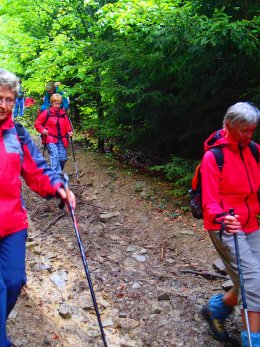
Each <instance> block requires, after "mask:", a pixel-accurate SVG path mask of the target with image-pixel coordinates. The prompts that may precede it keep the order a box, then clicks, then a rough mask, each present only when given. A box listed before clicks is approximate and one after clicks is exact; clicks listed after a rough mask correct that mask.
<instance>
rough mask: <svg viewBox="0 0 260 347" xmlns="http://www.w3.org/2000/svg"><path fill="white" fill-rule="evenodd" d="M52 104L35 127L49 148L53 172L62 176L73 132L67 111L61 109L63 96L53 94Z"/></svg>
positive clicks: (38, 119)
mask: <svg viewBox="0 0 260 347" xmlns="http://www.w3.org/2000/svg"><path fill="white" fill-rule="evenodd" d="M50 102H51V107H50V108H49V109H47V110H44V111H43V112H41V113H40V114H39V116H38V117H37V119H36V120H35V123H34V127H35V129H36V130H37V131H38V132H39V133H41V136H42V143H43V144H44V145H46V146H47V148H48V153H49V158H50V164H51V168H52V170H53V171H55V172H56V173H58V174H61V173H62V170H63V169H64V166H65V162H66V161H67V159H68V158H67V151H66V148H67V147H68V145H69V136H72V135H73V131H72V127H71V123H70V120H69V118H68V116H67V114H66V111H65V110H64V109H63V108H61V103H62V97H61V95H60V94H53V95H52V96H51V98H50Z"/></svg>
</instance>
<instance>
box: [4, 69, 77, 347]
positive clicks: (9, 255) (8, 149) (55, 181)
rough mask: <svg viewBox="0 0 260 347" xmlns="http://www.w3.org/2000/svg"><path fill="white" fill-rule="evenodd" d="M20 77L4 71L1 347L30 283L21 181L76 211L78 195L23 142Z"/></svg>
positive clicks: (29, 140) (27, 141)
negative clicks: (17, 118)
mask: <svg viewBox="0 0 260 347" xmlns="http://www.w3.org/2000/svg"><path fill="white" fill-rule="evenodd" d="M18 90H19V83H18V79H17V77H16V76H15V75H14V74H13V73H11V72H9V71H6V70H3V69H0V162H1V165H0V207H1V208H0V346H1V347H10V346H11V342H10V341H9V339H8V338H7V336H6V321H7V318H8V316H9V314H10V312H11V311H12V309H13V307H14V306H15V303H16V301H17V298H18V296H19V293H20V292H21V289H22V287H23V286H24V284H25V283H26V269H25V255H26V239H27V229H28V217H27V212H26V208H25V204H24V200H23V197H22V181H21V177H22V178H23V179H24V181H25V183H26V184H27V185H28V186H29V187H30V189H31V190H33V191H34V192H36V193H38V194H39V195H40V196H42V197H43V198H46V199H49V198H51V197H59V198H61V199H63V200H64V201H65V203H68V202H70V204H71V205H72V206H73V208H74V207H75V197H74V195H73V193H71V192H70V193H69V194H67V193H66V191H65V189H64V182H63V180H62V179H61V177H60V176H59V175H57V174H56V173H55V172H53V171H52V170H51V169H50V167H49V166H48V165H47V162H46V161H45V160H44V158H43V157H42V155H41V153H40V152H39V150H38V148H37V146H36V144H35V143H34V142H33V140H32V138H31V137H30V134H29V133H28V131H27V130H25V129H24V136H23V141H22V143H21V139H20V137H19V135H18V133H17V130H16V127H15V125H14V122H13V120H12V108H13V106H14V102H15V98H16V97H17V95H18Z"/></svg>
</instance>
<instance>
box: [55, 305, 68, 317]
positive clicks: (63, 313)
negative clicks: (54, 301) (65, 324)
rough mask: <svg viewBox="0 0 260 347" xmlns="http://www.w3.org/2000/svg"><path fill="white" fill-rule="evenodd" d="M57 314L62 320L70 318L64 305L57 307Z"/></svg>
mask: <svg viewBox="0 0 260 347" xmlns="http://www.w3.org/2000/svg"><path fill="white" fill-rule="evenodd" d="M58 312H59V315H60V316H61V317H62V318H65V319H69V318H71V313H70V309H69V307H68V306H66V305H64V304H61V305H59V307H58Z"/></svg>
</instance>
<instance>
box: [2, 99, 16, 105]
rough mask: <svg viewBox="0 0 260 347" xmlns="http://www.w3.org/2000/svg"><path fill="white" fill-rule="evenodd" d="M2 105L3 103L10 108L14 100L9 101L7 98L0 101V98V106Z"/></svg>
mask: <svg viewBox="0 0 260 347" xmlns="http://www.w3.org/2000/svg"><path fill="white" fill-rule="evenodd" d="M3 103H5V104H6V105H7V106H11V105H13V103H14V99H9V98H7V99H2V98H0V105H3Z"/></svg>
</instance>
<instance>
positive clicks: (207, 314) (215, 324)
mask: <svg viewBox="0 0 260 347" xmlns="http://www.w3.org/2000/svg"><path fill="white" fill-rule="evenodd" d="M222 299H223V294H218V295H214V296H213V297H212V298H211V299H210V300H209V302H208V304H207V305H205V306H203V307H202V309H201V311H200V314H201V315H202V317H203V318H204V319H205V320H206V321H207V322H208V324H209V327H210V330H211V332H212V334H213V337H214V338H215V339H216V340H218V341H230V336H229V335H228V333H227V331H226V330H225V319H226V318H227V317H228V316H229V315H230V314H231V313H232V311H233V308H232V307H229V306H227V305H226V304H224V302H223V300H222Z"/></svg>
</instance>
